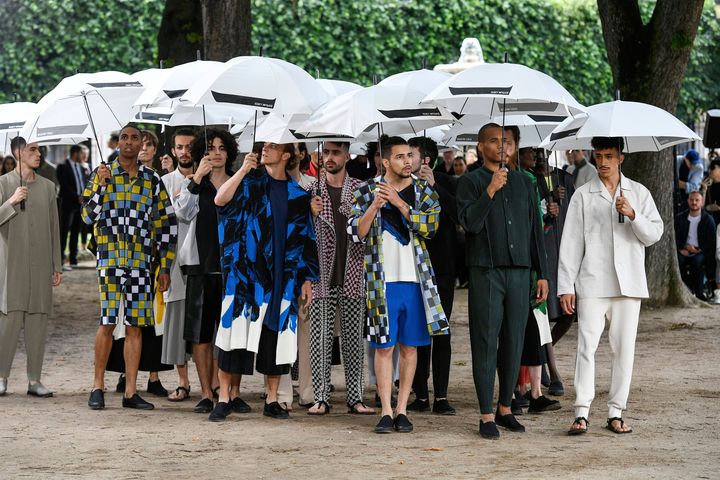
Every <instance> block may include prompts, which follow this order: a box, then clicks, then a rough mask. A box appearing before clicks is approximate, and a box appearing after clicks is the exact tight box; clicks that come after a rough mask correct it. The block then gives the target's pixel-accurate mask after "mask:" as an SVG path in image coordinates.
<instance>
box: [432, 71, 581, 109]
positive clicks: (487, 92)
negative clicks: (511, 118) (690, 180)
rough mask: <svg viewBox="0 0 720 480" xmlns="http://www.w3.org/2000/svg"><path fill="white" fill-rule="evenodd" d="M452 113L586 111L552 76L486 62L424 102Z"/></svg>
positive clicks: (446, 84)
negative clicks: (439, 106) (444, 108)
mask: <svg viewBox="0 0 720 480" xmlns="http://www.w3.org/2000/svg"><path fill="white" fill-rule="evenodd" d="M423 101H425V102H431V103H434V104H436V105H441V106H443V107H446V108H447V109H449V110H450V111H452V112H456V113H460V114H465V113H470V114H475V115H487V116H490V117H494V116H496V115H501V114H502V113H503V112H504V113H505V114H506V115H522V114H526V115H529V114H540V115H562V116H568V115H576V114H578V113H581V112H583V111H584V110H585V109H584V107H583V106H582V105H580V104H579V103H578V101H577V100H575V98H573V96H572V95H570V93H569V92H568V91H567V90H565V88H564V87H563V86H562V85H560V84H559V83H558V82H557V81H556V80H555V79H553V78H552V77H550V76H548V75H546V74H544V73H542V72H539V71H537V70H533V69H531V68H528V67H526V66H525V65H518V64H514V63H485V64H482V65H478V66H475V67H472V68H469V69H467V70H465V71H463V72H460V73H458V74H456V75H454V76H452V77H450V78H449V79H447V80H446V81H445V82H443V83H442V84H440V85H439V86H438V87H437V88H435V89H434V90H433V91H432V92H430V93H429V94H428V95H427V96H426V97H425V98H424V100H423Z"/></svg>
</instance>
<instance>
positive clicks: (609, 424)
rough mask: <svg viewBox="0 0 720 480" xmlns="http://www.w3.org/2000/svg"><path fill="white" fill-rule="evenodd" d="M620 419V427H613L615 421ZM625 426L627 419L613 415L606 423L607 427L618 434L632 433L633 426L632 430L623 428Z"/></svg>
mask: <svg viewBox="0 0 720 480" xmlns="http://www.w3.org/2000/svg"><path fill="white" fill-rule="evenodd" d="M615 421H618V422H620V428H615V427H613V424H612V423H613V422H615ZM624 426H625V421H624V420H623V419H622V417H612V418H608V419H607V425H605V428H606V429H608V430H610V431H611V432H613V433H617V434H618V435H621V434H623V433H632V427H631V428H630V430H623V429H622V428H623V427H624Z"/></svg>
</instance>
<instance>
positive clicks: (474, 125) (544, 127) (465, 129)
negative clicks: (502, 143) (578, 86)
mask: <svg viewBox="0 0 720 480" xmlns="http://www.w3.org/2000/svg"><path fill="white" fill-rule="evenodd" d="M564 119H565V118H564V117H559V116H549V115H511V116H508V117H506V118H505V125H506V126H516V127H518V128H519V129H520V145H518V148H525V147H537V146H538V145H540V143H541V142H542V141H543V139H545V137H546V136H547V135H548V134H549V133H550V132H552V130H553V129H554V128H555V127H556V126H557V125H558V124H559V123H560V122H561V121H563V120H564ZM491 122H492V123H498V124H499V123H501V122H502V117H495V118H492V117H487V116H485V115H464V116H462V117H461V118H460V119H459V120H458V121H457V122H456V123H455V125H453V126H452V128H451V129H450V130H449V131H448V132H447V133H446V135H445V137H444V138H443V142H444V143H445V144H446V145H477V138H478V131H479V130H480V128H482V126H483V125H486V124H487V123H491Z"/></svg>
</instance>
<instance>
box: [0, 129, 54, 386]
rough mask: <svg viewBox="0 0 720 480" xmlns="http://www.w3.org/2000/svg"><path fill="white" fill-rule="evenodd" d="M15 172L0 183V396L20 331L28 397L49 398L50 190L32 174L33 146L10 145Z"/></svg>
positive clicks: (36, 149)
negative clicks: (43, 379)
mask: <svg viewBox="0 0 720 480" xmlns="http://www.w3.org/2000/svg"><path fill="white" fill-rule="evenodd" d="M10 147H11V149H12V152H13V155H14V156H15V158H16V159H17V166H16V168H15V170H13V171H11V172H9V173H6V174H5V175H3V176H2V177H0V396H2V395H5V392H6V390H7V380H8V376H9V375H10V368H11V367H12V361H13V357H14V356H15V349H16V348H17V342H18V338H19V336H20V329H21V328H24V330H25V349H26V351H27V376H28V382H29V383H28V389H27V393H28V395H34V396H36V397H52V395H53V393H52V392H51V391H50V390H48V389H47V388H45V386H44V385H43V384H42V383H40V375H41V373H42V365H43V356H44V354H45V338H46V334H47V319H48V315H49V314H50V313H51V312H52V287H54V286H58V285H60V281H61V279H62V270H61V260H60V258H61V257H60V228H59V223H58V210H57V204H56V201H55V185H54V184H53V182H51V181H50V180H48V179H46V178H42V177H40V176H38V175H36V173H35V170H34V169H35V168H37V167H38V166H39V165H40V150H39V147H38V144H37V143H30V144H26V143H25V140H24V139H23V137H19V136H18V137H15V138H13V139H12V142H11V143H10Z"/></svg>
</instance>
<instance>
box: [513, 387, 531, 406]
mask: <svg viewBox="0 0 720 480" xmlns="http://www.w3.org/2000/svg"><path fill="white" fill-rule="evenodd" d="M514 400H515V404H516V405H517V406H518V407H520V408H527V407H529V406H530V392H525V395H523V394H521V393H520V392H519V391H518V390H515V399H514Z"/></svg>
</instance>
